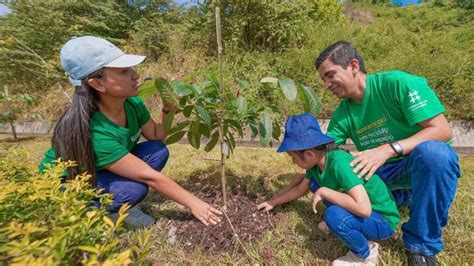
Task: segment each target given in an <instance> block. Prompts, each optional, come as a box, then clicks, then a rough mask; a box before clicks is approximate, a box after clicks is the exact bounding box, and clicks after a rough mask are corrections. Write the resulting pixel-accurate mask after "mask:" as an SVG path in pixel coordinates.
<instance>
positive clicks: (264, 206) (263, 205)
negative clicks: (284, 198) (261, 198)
mask: <svg viewBox="0 0 474 266" xmlns="http://www.w3.org/2000/svg"><path fill="white" fill-rule="evenodd" d="M274 207H275V206H273V205H271V204H270V203H268V201H265V202H262V203H260V204H258V205H257V210H261V209H264V210H265V211H267V212H268V211H271V210H272V209H273V208H274Z"/></svg>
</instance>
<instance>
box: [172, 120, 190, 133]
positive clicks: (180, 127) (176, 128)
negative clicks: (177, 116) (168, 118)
mask: <svg viewBox="0 0 474 266" xmlns="http://www.w3.org/2000/svg"><path fill="white" fill-rule="evenodd" d="M189 123H190V122H189V121H184V122H182V123H179V124H177V125H175V126H174V127H172V128H171V129H170V130H169V131H167V132H168V134H169V135H171V134H174V133H176V132H178V131H181V130H183V129H184V128H186V127H187V126H188V125H189Z"/></svg>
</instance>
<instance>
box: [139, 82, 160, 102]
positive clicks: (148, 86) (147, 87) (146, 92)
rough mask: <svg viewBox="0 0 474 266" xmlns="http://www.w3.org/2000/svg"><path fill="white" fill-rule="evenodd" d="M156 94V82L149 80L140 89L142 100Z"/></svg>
mask: <svg viewBox="0 0 474 266" xmlns="http://www.w3.org/2000/svg"><path fill="white" fill-rule="evenodd" d="M155 92H156V87H155V81H153V80H148V81H145V82H144V83H142V84H141V85H140V86H139V87H138V95H140V97H142V98H147V97H150V96H152V95H153V94H155Z"/></svg>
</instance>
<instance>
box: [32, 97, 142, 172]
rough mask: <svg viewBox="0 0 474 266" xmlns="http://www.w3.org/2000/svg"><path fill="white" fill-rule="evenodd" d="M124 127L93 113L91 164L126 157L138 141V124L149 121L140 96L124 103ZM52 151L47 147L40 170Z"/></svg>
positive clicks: (100, 165)
mask: <svg viewBox="0 0 474 266" xmlns="http://www.w3.org/2000/svg"><path fill="white" fill-rule="evenodd" d="M124 108H125V116H126V117H127V127H122V126H119V125H117V124H115V123H114V122H112V121H110V120H109V119H108V118H107V117H106V116H105V115H104V114H103V113H102V112H100V111H98V112H96V113H94V114H93V115H92V118H91V121H90V133H91V140H92V150H93V154H94V163H95V167H96V170H97V171H100V170H103V169H104V166H105V165H108V164H111V163H113V162H115V161H117V160H118V159H120V158H122V157H123V156H125V155H126V154H127V153H129V152H130V151H132V149H133V148H134V147H135V145H136V144H137V142H138V140H139V139H140V136H141V127H142V126H143V125H144V124H145V123H147V122H148V120H150V113H149V112H148V110H147V108H146V107H145V104H144V103H143V101H142V100H141V98H140V97H138V96H136V97H131V98H128V99H127V100H125V102H124ZM55 158H56V156H55V154H54V150H53V149H52V148H50V149H49V150H48V151H46V153H45V158H44V159H43V160H42V161H41V163H40V171H42V170H43V169H44V168H45V165H46V164H48V163H51V162H52V161H53V160H55Z"/></svg>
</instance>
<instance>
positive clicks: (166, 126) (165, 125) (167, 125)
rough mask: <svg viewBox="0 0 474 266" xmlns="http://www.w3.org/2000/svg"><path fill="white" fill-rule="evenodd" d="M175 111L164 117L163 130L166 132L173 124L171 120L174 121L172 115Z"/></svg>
mask: <svg viewBox="0 0 474 266" xmlns="http://www.w3.org/2000/svg"><path fill="white" fill-rule="evenodd" d="M176 111H177V110H176V109H173V110H171V111H170V112H169V113H168V115H167V116H166V119H165V122H164V123H163V128H164V129H165V131H167V132H168V131H169V130H170V129H171V125H172V124H173V119H174V115H175V114H176Z"/></svg>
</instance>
